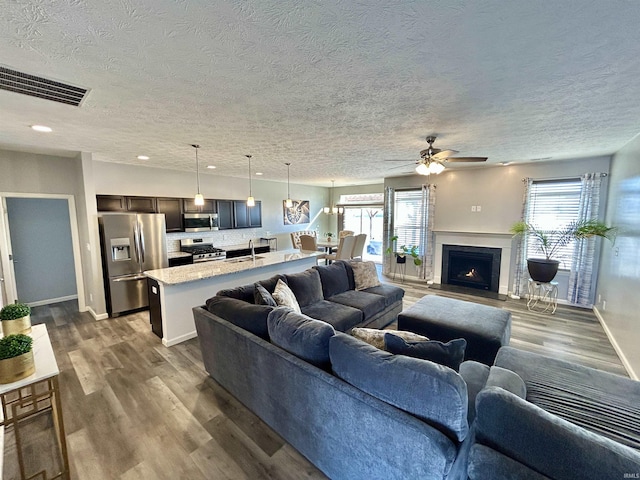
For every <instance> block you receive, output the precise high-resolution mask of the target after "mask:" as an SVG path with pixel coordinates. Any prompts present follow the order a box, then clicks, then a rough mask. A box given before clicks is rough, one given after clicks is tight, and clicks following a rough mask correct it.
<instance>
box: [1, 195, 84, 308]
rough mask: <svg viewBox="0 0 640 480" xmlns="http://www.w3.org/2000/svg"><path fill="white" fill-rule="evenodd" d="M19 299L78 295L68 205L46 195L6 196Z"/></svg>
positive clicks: (55, 298) (45, 298) (36, 300)
mask: <svg viewBox="0 0 640 480" xmlns="http://www.w3.org/2000/svg"><path fill="white" fill-rule="evenodd" d="M6 203H7V215H8V218H9V225H10V230H11V245H12V248H11V250H12V252H13V258H14V271H15V274H16V285H17V289H18V299H19V300H20V301H21V302H25V303H34V302H40V303H42V302H46V303H51V301H55V300H59V299H63V298H64V297H71V296H75V295H76V294H77V291H76V278H75V271H74V260H73V250H72V244H71V228H70V222H69V205H68V202H67V201H66V200H61V199H49V198H7V200H6Z"/></svg>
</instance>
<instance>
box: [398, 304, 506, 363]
mask: <svg viewBox="0 0 640 480" xmlns="http://www.w3.org/2000/svg"><path fill="white" fill-rule="evenodd" d="M398 330H408V331H410V332H414V333H419V334H420V335H424V336H427V337H429V338H430V339H431V340H439V341H441V342H448V341H449V340H453V339H454V338H464V339H465V340H466V341H467V350H466V353H465V360H475V361H477V362H482V363H484V364H486V365H492V364H493V361H494V360H495V358H496V354H497V353H498V349H499V348H500V347H501V346H503V345H508V344H509V337H510V336H511V312H509V311H507V310H503V309H501V308H496V307H489V306H487V305H480V304H477V303H473V302H465V301H463V300H456V299H453V298H445V297H439V296H436V295H426V296H424V297H422V298H421V299H420V300H418V301H417V302H416V303H415V304H413V305H412V306H411V307H409V308H408V309H406V310H405V311H404V312H402V313H400V314H399V315H398Z"/></svg>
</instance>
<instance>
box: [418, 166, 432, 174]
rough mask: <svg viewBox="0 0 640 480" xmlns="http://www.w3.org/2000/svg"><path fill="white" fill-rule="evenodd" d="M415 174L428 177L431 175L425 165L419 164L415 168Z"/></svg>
mask: <svg viewBox="0 0 640 480" xmlns="http://www.w3.org/2000/svg"><path fill="white" fill-rule="evenodd" d="M416 173H417V174H419V175H429V174H430V173H431V170H429V167H427V165H426V164H424V163H420V164H418V166H417V167H416Z"/></svg>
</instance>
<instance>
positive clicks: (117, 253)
mask: <svg viewBox="0 0 640 480" xmlns="http://www.w3.org/2000/svg"><path fill="white" fill-rule="evenodd" d="M111 259H112V260H113V261H114V262H118V261H127V260H131V246H130V244H129V239H128V238H112V239H111Z"/></svg>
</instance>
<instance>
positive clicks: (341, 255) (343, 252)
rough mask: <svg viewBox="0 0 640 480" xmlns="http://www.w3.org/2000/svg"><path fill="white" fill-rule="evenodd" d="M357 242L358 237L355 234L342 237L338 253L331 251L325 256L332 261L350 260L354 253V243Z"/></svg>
mask: <svg viewBox="0 0 640 480" xmlns="http://www.w3.org/2000/svg"><path fill="white" fill-rule="evenodd" d="M355 242H356V237H354V236H353V235H351V236H348V237H342V238H341V239H340V242H339V243H338V250H337V251H336V253H330V254H328V255H327V256H326V257H325V258H326V259H327V260H328V261H329V262H332V261H333V260H348V259H350V258H351V254H352V253H353V245H354V244H355Z"/></svg>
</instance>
